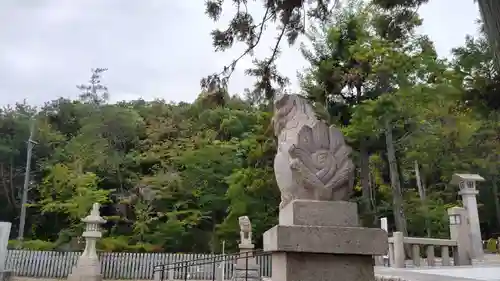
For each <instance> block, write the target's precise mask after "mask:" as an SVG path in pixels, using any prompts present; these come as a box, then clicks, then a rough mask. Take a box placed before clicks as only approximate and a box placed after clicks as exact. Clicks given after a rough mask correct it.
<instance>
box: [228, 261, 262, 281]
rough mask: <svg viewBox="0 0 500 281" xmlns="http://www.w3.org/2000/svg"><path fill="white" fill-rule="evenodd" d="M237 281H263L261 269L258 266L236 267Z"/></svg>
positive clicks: (235, 275) (234, 278)
mask: <svg viewBox="0 0 500 281" xmlns="http://www.w3.org/2000/svg"><path fill="white" fill-rule="evenodd" d="M233 280H235V281H247V280H248V281H250V280H252V281H259V280H261V276H260V268H259V266H258V265H257V264H248V266H246V265H236V267H235V268H234V272H233Z"/></svg>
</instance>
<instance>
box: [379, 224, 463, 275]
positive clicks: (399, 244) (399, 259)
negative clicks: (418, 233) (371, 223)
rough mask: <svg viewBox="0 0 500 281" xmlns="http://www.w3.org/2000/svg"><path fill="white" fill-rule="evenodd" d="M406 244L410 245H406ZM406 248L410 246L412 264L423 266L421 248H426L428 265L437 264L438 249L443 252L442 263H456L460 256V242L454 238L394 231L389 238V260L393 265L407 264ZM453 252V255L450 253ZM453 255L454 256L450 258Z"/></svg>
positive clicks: (401, 266)
mask: <svg viewBox="0 0 500 281" xmlns="http://www.w3.org/2000/svg"><path fill="white" fill-rule="evenodd" d="M405 245H409V247H408V246H405ZM405 248H407V249H408V248H410V249H411V253H409V255H411V260H412V265H413V266H415V267H420V266H421V260H422V258H421V249H424V250H425V257H426V263H427V266H436V265H437V261H438V259H437V258H436V257H435V253H436V249H439V252H440V253H441V254H440V255H441V258H440V259H439V260H440V265H441V266H451V265H455V264H457V265H458V264H459V263H458V262H456V263H455V259H456V258H457V256H458V243H457V241H456V240H452V239H436V238H420V237H404V236H403V233H401V232H394V233H393V236H392V237H390V238H389V261H390V265H391V267H396V268H403V267H405V266H406V254H405ZM450 253H451V255H450ZM450 257H452V258H453V259H452V258H450Z"/></svg>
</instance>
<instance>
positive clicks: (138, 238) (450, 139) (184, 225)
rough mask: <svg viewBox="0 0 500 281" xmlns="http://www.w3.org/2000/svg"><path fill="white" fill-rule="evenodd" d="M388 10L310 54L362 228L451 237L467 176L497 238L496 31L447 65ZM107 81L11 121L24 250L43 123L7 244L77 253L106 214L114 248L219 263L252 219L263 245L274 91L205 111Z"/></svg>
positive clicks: (351, 16) (304, 84) (206, 105)
mask: <svg viewBox="0 0 500 281" xmlns="http://www.w3.org/2000/svg"><path fill="white" fill-rule="evenodd" d="M389 14H390V11H387V10H382V9H380V8H378V7H375V6H371V5H367V4H363V3H359V2H356V1H353V3H351V4H350V5H347V6H346V7H343V8H342V9H340V10H339V11H338V12H337V13H336V14H335V15H334V16H333V17H332V18H331V19H330V20H328V21H324V22H323V23H321V24H318V25H316V26H315V27H314V28H311V29H310V30H309V31H308V32H307V38H308V41H309V43H308V44H304V45H302V46H301V50H302V53H303V56H304V57H305V58H306V59H307V61H308V62H309V67H308V68H307V69H305V70H304V71H302V72H301V73H300V85H301V89H300V94H302V95H304V96H306V97H307V98H308V99H310V100H311V102H313V104H314V106H315V109H316V110H317V114H318V116H320V117H321V118H323V119H325V120H327V121H328V122H329V123H330V124H335V125H337V126H339V127H340V128H341V129H342V131H343V132H344V134H345V136H346V138H347V140H348V142H349V144H350V145H351V146H352V147H353V151H354V153H353V160H354V161H355V163H356V167H357V170H356V181H355V193H354V196H353V198H352V200H353V201H356V202H359V206H360V212H361V217H362V220H363V224H364V225H366V226H375V225H377V224H378V219H379V218H380V217H383V216H387V217H388V218H389V222H390V228H391V229H398V230H401V231H404V232H407V233H408V234H409V235H412V236H432V237H447V236H448V235H449V234H448V232H447V231H448V225H447V224H448V223H447V216H446V209H447V208H449V207H451V206H454V205H459V204H460V201H459V200H460V198H459V195H458V193H457V187H456V186H453V185H450V184H449V181H450V179H451V176H452V175H453V174H454V173H457V172H471V173H478V174H480V175H482V176H483V177H484V178H485V179H486V181H485V182H484V183H480V184H479V189H480V195H479V203H480V206H479V208H480V210H479V211H480V219H481V227H482V231H483V234H484V235H485V238H488V237H492V236H499V235H498V234H499V232H500V197H499V194H498V193H499V192H498V184H499V183H500V176H499V175H498V172H497V171H498V169H499V168H500V167H499V166H500V161H499V160H500V159H499V156H498V155H500V154H499V153H500V142H499V133H500V123H499V118H500V99H498V98H495V97H498V95H499V94H500V77H499V73H498V71H497V70H496V64H495V63H494V56H493V54H492V53H493V52H491V48H490V46H489V44H488V40H487V38H486V35H484V34H483V33H481V34H480V35H478V36H476V37H471V36H467V37H466V38H465V40H464V41H465V43H464V44H463V46H457V47H456V48H455V49H453V52H452V53H453V55H452V56H451V57H449V58H442V57H439V56H438V55H437V53H436V51H435V49H434V46H433V42H431V41H430V39H429V38H428V37H427V36H425V35H422V34H418V33H416V32H415V28H416V27H418V26H419V25H420V24H421V20H420V19H419V18H418V14H416V13H414V14H413V15H412V17H411V18H410V20H405V21H404V22H399V23H394V22H389V21H388V19H389V16H388V15H389ZM479 27H480V26H478V28H479ZM109 71H112V69H110V70H109ZM249 74H252V73H249ZM105 75H106V69H100V68H97V69H93V70H92V73H91V78H90V80H89V81H88V82H87V83H84V84H82V85H79V86H77V87H78V89H79V91H80V96H79V99H77V100H68V99H63V98H60V99H57V100H52V101H48V102H47V103H46V104H45V105H44V106H41V107H34V106H31V105H29V104H26V103H23V104H16V105H12V106H10V107H5V108H3V109H1V113H0V192H1V197H0V200H1V204H0V210H1V212H0V214H1V217H0V220H4V221H10V222H12V223H13V229H12V233H11V238H12V239H15V238H16V237H17V235H18V222H19V217H20V210H21V195H22V187H23V182H24V176H25V174H24V171H25V166H26V158H27V153H26V151H27V149H26V141H27V140H28V138H29V135H30V128H31V127H33V128H34V129H35V130H34V132H35V133H34V137H33V139H34V140H35V141H36V144H35V147H34V148H33V155H32V161H31V173H30V181H29V183H30V186H29V191H28V198H29V200H28V209H27V221H26V228H25V238H24V241H23V242H22V243H17V242H16V241H14V240H13V241H12V244H11V246H13V247H14V246H16V247H25V248H31V249H58V250H71V249H77V248H79V247H81V243H78V242H79V236H80V235H81V231H82V223H81V221H80V219H81V218H82V217H84V216H85V215H87V214H88V212H89V210H90V208H91V205H92V204H93V203H94V202H99V203H101V204H102V205H103V207H102V208H101V214H102V215H103V216H105V218H106V219H107V221H108V222H107V223H106V225H105V227H104V229H105V234H104V238H103V239H102V240H101V241H100V245H99V247H100V249H101V250H104V251H168V252H212V251H215V252H217V251H220V248H221V243H222V241H226V247H227V248H229V249H230V250H234V249H235V247H236V246H237V239H238V232H239V227H238V221H237V218H238V216H241V215H248V216H249V217H250V219H251V220H252V224H253V231H254V233H255V234H254V237H255V239H256V243H257V245H258V246H260V244H261V242H262V241H261V234H262V233H263V232H264V231H265V230H267V229H269V228H270V227H271V226H273V225H274V224H275V223H276V222H277V212H278V210H277V208H278V204H279V191H278V188H277V186H276V183H275V180H274V172H273V168H272V167H273V158H274V155H275V149H276V144H275V139H274V136H273V130H272V128H271V117H272V95H269V93H270V92H272V91H262V88H265V89H268V90H269V89H270V88H269V87H270V85H271V84H270V83H268V82H269V81H260V80H258V81H257V84H256V90H253V91H247V92H246V93H244V94H241V95H238V94H234V95H231V93H227V91H223V90H218V91H208V90H207V91H203V92H202V93H201V94H200V95H199V96H198V98H197V100H196V101H194V102H193V103H176V104H174V103H168V102H165V101H163V100H156V101H144V100H136V101H123V102H119V103H116V104H111V103H109V102H108V96H109V95H110V94H111V95H112V94H113V89H109V92H108V88H107V87H106V85H104V83H102V82H101V77H103V76H105ZM282 82H283V84H286V83H285V80H282ZM259 86H261V88H260V89H259ZM279 86H280V85H279V83H278V85H273V87H274V89H276V88H278V90H274V91H275V92H278V91H279ZM68 90H71V89H68Z"/></svg>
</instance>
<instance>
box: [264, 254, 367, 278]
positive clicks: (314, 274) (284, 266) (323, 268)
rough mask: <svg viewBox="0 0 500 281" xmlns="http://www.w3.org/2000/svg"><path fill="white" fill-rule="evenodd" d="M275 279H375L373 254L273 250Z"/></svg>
mask: <svg viewBox="0 0 500 281" xmlns="http://www.w3.org/2000/svg"><path fill="white" fill-rule="evenodd" d="M272 272H273V277H272V280H273V281H332V280H338V281H374V280H375V277H374V272H373V260H372V257H371V256H356V255H331V254H310V253H273V264H272Z"/></svg>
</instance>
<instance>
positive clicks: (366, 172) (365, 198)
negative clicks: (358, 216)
mask: <svg viewBox="0 0 500 281" xmlns="http://www.w3.org/2000/svg"><path fill="white" fill-rule="evenodd" d="M359 154H360V156H359V158H360V160H359V166H360V180H361V193H362V195H361V197H362V198H361V199H362V208H363V209H362V211H363V214H364V215H365V216H366V218H367V219H366V221H365V222H364V223H365V225H366V226H371V225H367V224H372V223H373V222H374V221H375V219H374V218H373V208H372V204H371V202H372V200H371V199H372V198H371V195H372V192H371V186H370V163H369V161H370V155H369V154H368V148H367V141H366V140H362V141H361V144H360V151H359Z"/></svg>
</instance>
